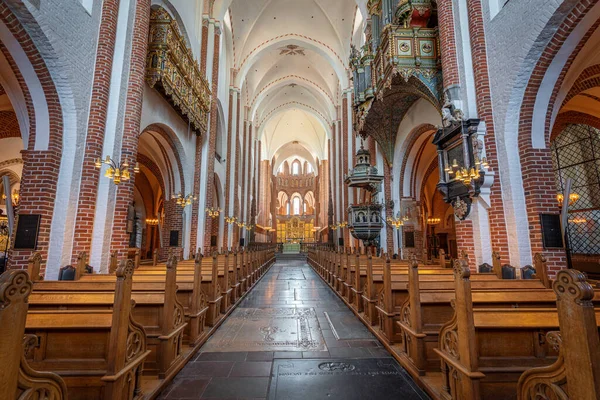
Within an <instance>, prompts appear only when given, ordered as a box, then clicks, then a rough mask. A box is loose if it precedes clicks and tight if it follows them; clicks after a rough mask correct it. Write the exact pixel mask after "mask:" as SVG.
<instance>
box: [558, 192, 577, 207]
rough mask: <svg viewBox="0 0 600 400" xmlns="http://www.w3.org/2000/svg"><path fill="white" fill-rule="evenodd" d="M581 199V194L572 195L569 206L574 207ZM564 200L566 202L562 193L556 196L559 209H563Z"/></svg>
mask: <svg viewBox="0 0 600 400" xmlns="http://www.w3.org/2000/svg"><path fill="white" fill-rule="evenodd" d="M580 197H581V196H579V194H577V193H571V194H570V195H569V205H570V206H572V205H573V204H575V203H576V202H577V200H579V198H580ZM564 200H565V196H564V195H563V194H562V193H558V194H557V195H556V201H558V206H559V207H562V205H563V201H564Z"/></svg>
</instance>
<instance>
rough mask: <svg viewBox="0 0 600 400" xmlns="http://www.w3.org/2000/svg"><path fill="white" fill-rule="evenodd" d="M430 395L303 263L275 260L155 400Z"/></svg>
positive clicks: (303, 259)
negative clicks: (414, 381) (418, 385)
mask: <svg viewBox="0 0 600 400" xmlns="http://www.w3.org/2000/svg"><path fill="white" fill-rule="evenodd" d="M214 398H223V399H225V398H227V399H233V398H237V399H246V398H256V399H259V398H268V399H271V400H275V399H281V400H283V399H286V400H287V399H289V400H295V399H298V400H301V399H315V400H318V399H349V400H352V399H357V400H358V399H382V398H391V399H406V400H413V399H414V400H421V399H428V397H427V396H426V395H425V394H424V393H423V392H422V391H421V390H420V389H419V388H418V387H417V386H416V385H415V384H414V383H413V381H412V379H411V378H410V376H409V375H408V373H407V372H406V371H405V370H404V369H403V368H402V367H400V365H399V364H398V363H397V362H396V361H395V360H394V359H393V358H392V356H391V355H390V353H389V352H388V351H387V350H386V349H385V348H383V346H382V344H381V343H380V342H379V341H378V340H377V339H376V338H375V336H373V335H372V334H371V333H370V332H369V330H368V329H367V328H366V327H365V326H364V325H363V324H362V323H361V322H360V320H359V319H358V318H357V317H356V316H355V315H354V314H353V313H352V311H351V310H349V309H348V308H347V307H346V305H345V304H344V303H343V302H342V301H341V300H340V298H339V297H338V296H337V295H336V294H335V292H334V291H333V290H332V289H331V288H330V287H329V286H328V285H327V284H326V283H325V282H324V281H323V280H322V279H321V278H320V277H319V275H318V274H317V273H316V272H314V270H312V269H311V268H310V267H309V266H308V264H307V263H306V257H305V256H301V255H297V256H287V257H285V256H281V255H280V256H279V257H278V259H277V262H276V263H275V264H274V265H273V266H272V267H271V269H270V270H269V272H267V273H266V274H265V276H264V277H263V278H262V279H261V280H260V281H259V282H258V283H257V285H256V286H255V287H254V289H252V290H251V291H250V292H249V293H248V295H247V296H246V297H245V298H244V300H243V301H242V302H241V303H240V304H239V306H238V307H237V308H236V309H235V310H234V311H233V313H232V314H231V315H230V316H229V317H228V318H227V320H226V321H225V322H224V323H223V324H222V325H221V327H220V328H219V329H218V330H217V331H216V332H215V334H214V335H213V336H212V337H211V338H210V339H209V340H208V342H207V343H206V344H205V345H204V346H203V347H202V348H201V349H200V352H199V353H198V355H197V356H196V357H194V359H193V361H191V362H189V363H188V364H187V365H186V366H185V367H184V368H183V369H182V370H181V372H180V373H179V374H178V375H177V376H176V377H175V379H174V380H173V382H172V383H171V385H169V387H167V388H166V389H165V390H164V391H163V392H162V394H161V395H160V396H159V399H163V400H178V399H214Z"/></svg>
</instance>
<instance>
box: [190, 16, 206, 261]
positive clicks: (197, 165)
mask: <svg viewBox="0 0 600 400" xmlns="http://www.w3.org/2000/svg"><path fill="white" fill-rule="evenodd" d="M207 57H208V15H203V16H202V43H201V45H200V72H201V73H202V76H204V77H206V59H207ZM202 142H203V139H202V136H196V154H195V158H194V187H193V192H194V196H196V198H198V199H199V198H200V180H201V177H200V171H201V169H202ZM199 207H200V206H199V204H192V223H191V230H192V231H191V232H190V248H191V250H192V251H193V252H194V253H195V252H196V251H197V250H198V247H199V246H198V245H199V244H200V243H198V223H199V219H200V212H201V211H200V208H199ZM202 212H204V211H203V210H202Z"/></svg>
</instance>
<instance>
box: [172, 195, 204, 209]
mask: <svg viewBox="0 0 600 400" xmlns="http://www.w3.org/2000/svg"><path fill="white" fill-rule="evenodd" d="M171 198H172V199H177V205H179V206H181V207H182V208H186V207H187V206H189V205H190V204H192V203H194V202H195V201H196V200H198V198H197V197H196V196H194V195H193V194H191V193H190V194H188V195H187V196H183V194H182V193H181V192H179V193H177V194H174V195H173V196H171Z"/></svg>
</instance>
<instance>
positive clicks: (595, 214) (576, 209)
mask: <svg viewBox="0 0 600 400" xmlns="http://www.w3.org/2000/svg"><path fill="white" fill-rule="evenodd" d="M599 143H600V130H599V129H596V128H594V127H592V126H589V125H583V124H569V125H567V126H566V127H565V128H564V130H563V131H562V132H561V133H560V134H559V135H558V136H557V137H556V138H555V139H554V140H552V143H551V148H552V162H553V165H554V175H555V179H556V185H557V187H556V190H557V192H558V193H559V194H560V193H564V189H565V186H566V184H567V180H568V179H571V181H572V183H571V195H570V197H571V199H570V200H566V201H569V208H568V213H569V218H568V223H567V231H566V233H567V237H568V243H569V247H570V250H571V253H572V254H573V255H590V254H599V253H600V229H597V223H598V222H599V221H600V184H599V180H598V177H600V154H598V152H597V151H594V149H595V148H597V147H598V144H599Z"/></svg>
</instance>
